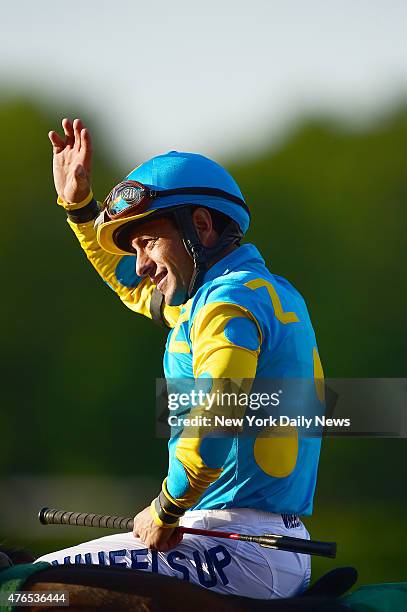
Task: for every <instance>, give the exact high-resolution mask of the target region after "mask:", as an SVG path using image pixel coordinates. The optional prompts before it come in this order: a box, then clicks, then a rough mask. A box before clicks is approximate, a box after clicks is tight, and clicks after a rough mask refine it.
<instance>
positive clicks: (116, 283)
mask: <svg viewBox="0 0 407 612" xmlns="http://www.w3.org/2000/svg"><path fill="white" fill-rule="evenodd" d="M68 224H69V226H70V227H71V229H72V231H73V232H74V234H75V236H76V237H77V239H78V241H79V244H80V245H81V247H82V249H83V251H84V252H85V254H86V257H87V258H88V260H89V261H90V263H91V264H92V265H93V267H94V268H95V270H96V271H97V272H98V274H99V275H100V276H101V277H102V278H103V280H104V281H105V282H106V283H107V285H108V286H109V287H110V288H111V289H112V290H113V291H115V293H116V294H117V295H118V296H119V298H120V299H121V300H122V302H123V304H125V306H127V308H130V310H133V311H134V312H137V313H138V314H142V315H145V316H146V317H148V318H150V319H151V318H158V317H161V320H162V322H163V323H164V324H165V325H166V326H167V327H173V326H174V325H175V323H176V320H177V318H178V315H179V307H178V306H165V305H164V306H163V307H162V308H160V306H158V308H157V307H156V308H155V309H154V302H155V298H156V297H160V295H158V296H157V292H155V285H153V284H152V283H151V281H150V279H149V278H140V277H139V276H137V274H136V270H135V268H136V257H135V255H134V256H133V255H123V256H122V255H113V254H111V253H108V252H107V251H105V250H104V249H102V248H101V247H100V246H99V243H98V241H97V238H96V235H97V234H96V229H95V227H94V219H91V220H90V221H86V222H84V223H80V222H74V220H72V216H71V218H69V217H68ZM153 313H154V316H153Z"/></svg>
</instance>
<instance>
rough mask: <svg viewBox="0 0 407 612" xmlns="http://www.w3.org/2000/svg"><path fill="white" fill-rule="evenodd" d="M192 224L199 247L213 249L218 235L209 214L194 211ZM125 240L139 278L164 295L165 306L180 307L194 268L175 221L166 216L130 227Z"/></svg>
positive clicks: (206, 211)
mask: <svg viewBox="0 0 407 612" xmlns="http://www.w3.org/2000/svg"><path fill="white" fill-rule="evenodd" d="M193 222H194V224H195V228H196V230H197V233H198V236H199V238H200V240H201V242H202V244H203V245H204V246H208V247H211V246H213V244H214V243H216V240H217V238H218V235H217V233H216V231H215V230H214V228H213V225H212V217H211V214H210V213H209V211H208V210H206V209H205V208H202V207H200V208H197V209H196V210H195V211H194V213H193ZM128 240H129V242H130V244H131V246H132V248H133V250H134V251H135V253H136V255H137V259H136V273H137V274H138V276H140V277H146V276H147V277H149V278H150V281H151V282H152V283H153V284H154V285H156V287H157V289H158V291H160V293H162V294H163V295H164V298H165V303H166V304H167V305H171V306H178V305H180V304H182V303H183V302H184V299H185V294H186V292H187V290H188V286H189V284H190V281H191V277H192V273H193V269H194V266H193V262H192V259H191V256H190V255H189V253H188V252H187V250H186V249H185V246H184V243H183V241H182V238H181V235H180V232H179V230H178V228H177V226H176V223H175V220H173V219H171V218H170V217H169V216H165V217H156V218H153V219H151V220H148V221H145V222H144V223H134V224H131V225H130V227H129V229H128Z"/></svg>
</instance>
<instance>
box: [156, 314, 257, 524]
mask: <svg viewBox="0 0 407 612" xmlns="http://www.w3.org/2000/svg"><path fill="white" fill-rule="evenodd" d="M191 341H192V347H193V369H194V377H195V379H199V378H200V377H203V378H202V380H205V381H208V378H209V380H211V385H212V386H211V388H210V393H211V394H212V397H219V396H218V395H217V392H218V391H219V392H220V393H222V390H224V391H226V392H227V393H230V391H231V390H232V391H234V392H237V393H249V392H250V389H251V386H252V382H253V379H254V378H255V376H256V369H257V363H258V357H259V353H260V346H261V331H260V327H259V325H258V323H257V321H256V319H255V318H254V316H253V315H252V314H251V313H250V312H249V311H248V310H247V309H246V308H243V307H241V306H238V305H236V304H229V303H224V302H215V303H210V304H207V305H205V306H204V307H203V308H201V310H200V311H199V312H198V314H197V315H196V316H195V319H194V323H193V326H192V330H191ZM206 408H207V406H205V405H199V406H197V407H194V408H192V409H191V411H190V413H189V414H188V415H187V416H188V417H193V416H199V415H201V416H205V415H206V416H207V415H210V416H211V417H212V418H213V417H214V415H215V414H218V415H225V416H226V417H236V416H240V417H242V416H243V414H244V410H245V408H244V407H243V408H241V407H239V406H237V405H233V404H232V405H230V403H229V404H228V405H223V402H214V403H213V404H212V405H211V407H210V411H207V410H206ZM214 430H215V431H216V432H217V433H218V435H217V436H215V437H213V436H211V435H208V434H210V431H209V430H208V428H207V427H200V426H198V427H193V428H192V429H191V428H185V429H184V431H183V433H182V434H181V436H180V438H179V439H178V441H177V445H176V450H175V457H174V459H173V460H172V461H170V468H169V471H168V475H167V478H166V479H165V480H164V482H163V485H162V491H161V493H160V495H159V497H158V498H157V499H156V500H154V501H153V503H152V506H151V509H152V514H153V516H154V518H155V521H156V523H157V524H160V521H162V522H163V523H168V524H170V523H171V521H172V522H175V521H176V520H177V516H178V517H180V516H182V514H183V513H184V512H185V511H186V510H188V509H189V508H191V507H193V506H194V505H195V504H196V503H197V502H198V500H199V498H200V497H201V496H202V494H203V493H204V491H205V490H206V489H207V488H208V487H209V485H210V484H211V483H213V482H214V481H215V480H216V479H217V478H218V477H219V476H220V475H221V473H222V466H223V464H224V462H225V460H226V458H227V456H228V454H229V451H230V448H231V445H232V444H233V440H234V434H235V433H236V429H234V430H229V431H227V430H225V431H223V435H222V436H219V432H220V428H219V427H216V428H214Z"/></svg>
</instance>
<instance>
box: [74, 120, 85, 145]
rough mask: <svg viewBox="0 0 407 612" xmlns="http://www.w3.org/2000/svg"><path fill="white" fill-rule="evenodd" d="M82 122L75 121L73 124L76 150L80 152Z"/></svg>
mask: <svg viewBox="0 0 407 612" xmlns="http://www.w3.org/2000/svg"><path fill="white" fill-rule="evenodd" d="M82 127H83V126H82V121H81V120H80V119H74V122H73V134H74V148H75V149H76V150H78V151H79V150H80V148H81V130H82Z"/></svg>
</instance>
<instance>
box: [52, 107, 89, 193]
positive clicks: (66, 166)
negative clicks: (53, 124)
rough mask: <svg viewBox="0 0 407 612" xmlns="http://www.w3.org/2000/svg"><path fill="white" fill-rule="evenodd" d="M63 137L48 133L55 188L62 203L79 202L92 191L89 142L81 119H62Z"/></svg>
mask: <svg viewBox="0 0 407 612" xmlns="http://www.w3.org/2000/svg"><path fill="white" fill-rule="evenodd" d="M62 128H63V130H64V134H65V138H61V136H59V134H57V132H53V131H51V132H49V134H48V137H49V139H50V141H51V143H52V149H53V154H54V155H53V172H54V183H55V189H56V191H57V194H58V196H59V197H60V198H61V200H64V202H67V203H69V204H76V203H79V202H82V201H83V200H84V199H85V198H86V197H87V196H88V195H89V193H90V191H91V186H90V184H91V180H90V173H91V161H92V143H91V138H90V134H89V131H88V130H87V129H86V128H85V127H84V125H83V123H82V121H81V120H80V119H75V120H74V121H73V122H72V121H71V120H70V119H62Z"/></svg>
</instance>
